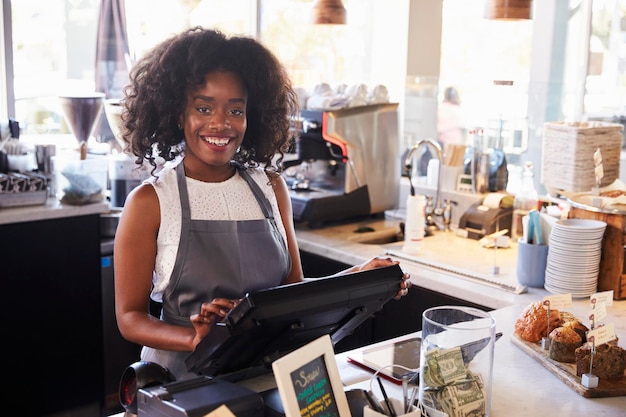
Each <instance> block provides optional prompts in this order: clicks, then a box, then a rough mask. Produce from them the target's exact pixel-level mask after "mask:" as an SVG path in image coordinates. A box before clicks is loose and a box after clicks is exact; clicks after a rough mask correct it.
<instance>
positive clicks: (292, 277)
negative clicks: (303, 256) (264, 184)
mask: <svg viewBox="0 0 626 417" xmlns="http://www.w3.org/2000/svg"><path fill="white" fill-rule="evenodd" d="M270 179H271V182H272V187H273V188H274V194H276V201H277V203H278V209H279V211H280V218H281V219H282V221H283V225H284V226H285V232H286V233H287V249H288V250H289V256H291V272H289V275H288V276H287V281H286V282H287V283H288V284H289V283H293V282H298V281H302V279H303V278H304V273H303V272H302V262H301V260H300V250H299V249H298V241H297V240H296V229H295V226H294V224H293V210H292V207H291V197H289V189H288V188H287V183H286V182H285V179H284V178H283V177H282V176H280V175H277V174H270Z"/></svg>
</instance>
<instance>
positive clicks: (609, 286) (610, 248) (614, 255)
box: [568, 207, 626, 300]
mask: <svg viewBox="0 0 626 417" xmlns="http://www.w3.org/2000/svg"><path fill="white" fill-rule="evenodd" d="M568 217H569V218H571V219H592V220H601V221H603V222H605V223H606V230H605V231H604V236H603V238H602V256H601V258H600V272H599V273H598V291H609V290H613V299H615V300H622V299H625V298H626V274H625V273H624V245H625V244H626V238H625V233H624V231H625V227H626V215H624V214H613V213H602V212H599V211H592V210H587V209H583V208H577V207H571V208H570V210H569V214H568Z"/></svg>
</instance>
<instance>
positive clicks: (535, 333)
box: [515, 301, 561, 342]
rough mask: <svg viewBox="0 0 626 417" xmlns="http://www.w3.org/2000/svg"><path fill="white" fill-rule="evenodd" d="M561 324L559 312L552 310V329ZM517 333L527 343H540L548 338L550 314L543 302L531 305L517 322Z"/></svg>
mask: <svg viewBox="0 0 626 417" xmlns="http://www.w3.org/2000/svg"><path fill="white" fill-rule="evenodd" d="M560 324H561V316H560V314H559V311H558V310H555V309H550V329H555V328H557V327H559V325H560ZM515 333H516V334H517V335H518V336H519V337H520V338H521V339H522V340H525V341H527V342H539V341H540V340H541V338H542V337H546V336H548V312H547V310H546V309H545V308H544V307H543V304H542V302H541V301H536V302H534V303H532V304H530V305H529V306H528V307H526V309H525V310H524V311H523V312H522V315H521V316H520V317H519V318H518V319H517V320H516V321H515Z"/></svg>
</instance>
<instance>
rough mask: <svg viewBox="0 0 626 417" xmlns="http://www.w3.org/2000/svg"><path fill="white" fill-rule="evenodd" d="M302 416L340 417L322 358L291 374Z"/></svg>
mask: <svg viewBox="0 0 626 417" xmlns="http://www.w3.org/2000/svg"><path fill="white" fill-rule="evenodd" d="M291 383H292V384H293V388H294V391H295V392H296V398H297V399H298V406H299V407H300V416H302V417H338V416H339V410H338V409H337V404H336V402H335V396H334V394H333V390H332V388H331V386H330V381H329V379H328V371H327V370H326V364H325V362H324V358H323V357H322V356H320V357H318V358H315V359H313V360H312V361H311V362H309V363H307V364H306V365H304V366H302V367H300V368H299V369H296V370H295V371H293V372H292V373H291Z"/></svg>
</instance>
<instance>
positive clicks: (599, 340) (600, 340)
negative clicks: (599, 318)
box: [587, 323, 615, 347]
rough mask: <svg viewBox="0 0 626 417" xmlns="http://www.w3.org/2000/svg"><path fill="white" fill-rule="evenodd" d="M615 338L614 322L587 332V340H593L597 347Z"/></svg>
mask: <svg viewBox="0 0 626 417" xmlns="http://www.w3.org/2000/svg"><path fill="white" fill-rule="evenodd" d="M614 339H615V327H614V326H613V323H610V324H606V325H604V326H600V327H596V328H595V329H593V330H589V331H588V332H587V341H589V342H592V343H593V344H594V345H595V346H596V347H598V346H600V345H603V344H605V343H607V342H610V341H611V340H614Z"/></svg>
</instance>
